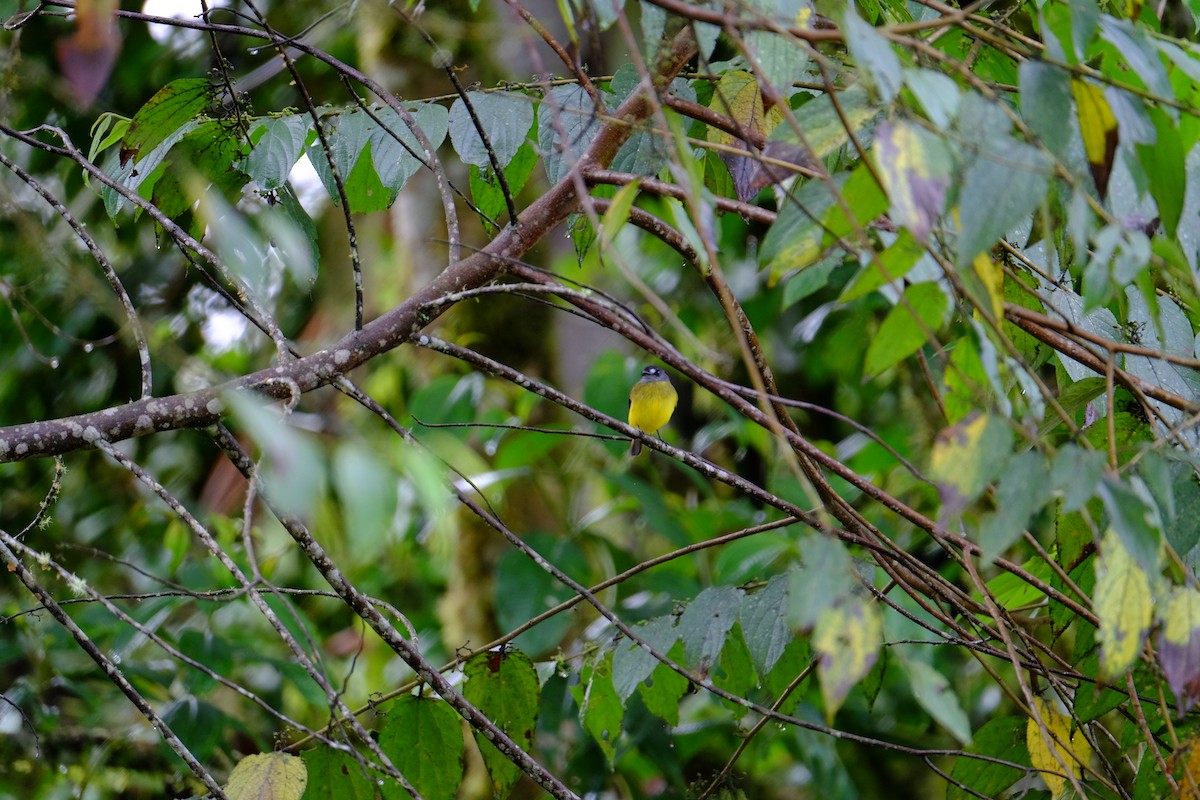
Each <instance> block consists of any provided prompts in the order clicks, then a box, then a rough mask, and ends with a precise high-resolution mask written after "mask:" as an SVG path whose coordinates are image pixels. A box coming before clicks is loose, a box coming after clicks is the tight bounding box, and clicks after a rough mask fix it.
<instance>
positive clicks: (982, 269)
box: [975, 253, 1004, 320]
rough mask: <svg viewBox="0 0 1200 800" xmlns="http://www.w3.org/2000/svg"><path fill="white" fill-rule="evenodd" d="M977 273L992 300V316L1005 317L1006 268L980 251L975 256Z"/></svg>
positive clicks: (997, 318)
mask: <svg viewBox="0 0 1200 800" xmlns="http://www.w3.org/2000/svg"><path fill="white" fill-rule="evenodd" d="M975 274H976V275H978V276H979V280H981V281H983V285H984V286H985V287H986V288H987V293H988V300H990V301H991V306H992V307H991V312H992V318H993V319H995V320H1002V319H1004V270H1003V269H1001V268H1000V265H999V264H997V263H996V262H995V260H993V259H992V257H991V256H989V255H987V254H985V253H980V254H979V255H977V256H975Z"/></svg>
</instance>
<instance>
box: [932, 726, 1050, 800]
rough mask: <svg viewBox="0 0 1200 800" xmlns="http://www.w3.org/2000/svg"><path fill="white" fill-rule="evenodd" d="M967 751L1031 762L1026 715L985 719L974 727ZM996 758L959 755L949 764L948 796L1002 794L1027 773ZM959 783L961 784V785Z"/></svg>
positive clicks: (1013, 761)
mask: <svg viewBox="0 0 1200 800" xmlns="http://www.w3.org/2000/svg"><path fill="white" fill-rule="evenodd" d="M967 752H968V753H974V754H977V755H981V756H987V757H988V759H997V760H998V761H1004V762H1008V764H1018V765H1023V766H1030V764H1029V750H1028V749H1027V748H1026V747H1025V718H1024V717H1015V716H1014V717H998V718H996V719H990V720H988V721H987V722H985V723H984V724H983V725H982V726H981V727H980V728H979V730H977V731H975V737H974V741H973V742H972V744H971V746H970V747H968V748H967ZM1008 764H1000V763H997V762H996V761H991V760H982V759H978V758H970V757H968V756H958V757H957V758H955V759H954V766H952V767H951V768H950V777H951V779H952V783H951V785H950V786H949V787H947V789H946V800H967V798H973V797H975V796H976V795H975V794H971V793H970V792H968V791H967V789H969V790H972V791H973V792H976V793H977V794H978V795H983V796H984V797H1000V796H1002V795H1003V794H1004V791H1005V790H1006V789H1007V788H1008V787H1010V786H1012V785H1013V784H1014V783H1016V782H1017V781H1018V780H1020V779H1021V778H1022V777H1024V775H1025V772H1024V770H1021V769H1019V768H1018V767H1010V766H1008ZM958 784H961V785H962V787H965V788H961V787H960V786H959V785H958Z"/></svg>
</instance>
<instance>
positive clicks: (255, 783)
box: [225, 753, 308, 800]
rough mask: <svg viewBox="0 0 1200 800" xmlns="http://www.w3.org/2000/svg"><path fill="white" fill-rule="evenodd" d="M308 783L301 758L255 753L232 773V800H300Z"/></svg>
mask: <svg viewBox="0 0 1200 800" xmlns="http://www.w3.org/2000/svg"><path fill="white" fill-rule="evenodd" d="M307 784H308V769H307V768H306V767H305V766H304V761H302V760H301V759H300V758H299V757H298V756H293V755H288V754H287V753H255V754H254V755H252V756H246V757H245V758H243V759H242V760H241V761H239V762H238V763H237V766H236V767H234V768H233V771H232V772H230V773H229V783H228V784H226V785H225V794H226V795H227V796H228V797H229V800H300V797H301V796H302V795H303V794H304V787H305V786H306V785H307Z"/></svg>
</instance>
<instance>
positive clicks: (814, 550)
mask: <svg viewBox="0 0 1200 800" xmlns="http://www.w3.org/2000/svg"><path fill="white" fill-rule="evenodd" d="M800 552H801V556H802V564H801V566H799V567H797V568H795V569H793V570H792V571H791V576H790V579H789V587H788V604H789V605H788V622H789V623H790V624H791V626H792V627H793V628H794V629H796V630H812V628H813V627H814V626H815V625H816V624H817V622H818V621H819V620H820V619H821V615H822V614H823V613H824V612H825V611H826V610H827V609H829V608H832V607H833V605H834V603H836V602H837V601H838V600H840V599H841V598H842V597H843V596H845V595H846V594H848V593H849V591H850V589H851V587H852V586H853V585H854V584H853V583H852V581H853V576H852V574H851V570H852V569H853V566H852V564H853V562H851V560H850V554H849V553H847V552H846V546H845V545H843V544H842V543H841V542H840V541H838V540H837V539H835V538H833V537H832V536H823V535H821V534H812V535H809V536H806V537H805V538H804V539H803V540H801V543H800Z"/></svg>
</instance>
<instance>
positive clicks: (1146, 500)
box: [1099, 474, 1162, 574]
mask: <svg viewBox="0 0 1200 800" xmlns="http://www.w3.org/2000/svg"><path fill="white" fill-rule="evenodd" d="M1099 495H1100V499H1101V500H1103V501H1104V510H1105V511H1106V512H1107V514H1108V525H1109V527H1110V528H1111V529H1112V530H1113V531H1114V532H1115V533H1116V535H1117V537H1118V538H1119V539H1120V540H1121V543H1122V545H1123V548H1122V549H1123V551H1125V552H1128V553H1129V555H1131V556H1132V557H1133V559H1134V560H1135V561H1136V562H1137V563H1138V564H1139V565H1140V566H1141V568H1142V569H1143V570H1144V571H1145V572H1147V573H1149V574H1155V573H1157V572H1158V565H1159V559H1160V555H1161V552H1162V517H1161V516H1160V514H1159V511H1158V504H1157V503H1156V502H1155V500H1154V496H1153V495H1151V494H1150V490H1149V489H1148V488H1146V484H1145V482H1144V481H1143V480H1142V479H1141V478H1140V477H1138V476H1137V475H1132V476H1130V477H1129V478H1128V479H1127V480H1124V481H1123V480H1120V479H1119V478H1116V477H1114V476H1112V475H1111V474H1109V475H1105V476H1104V479H1103V480H1102V481H1101V482H1100V486H1099Z"/></svg>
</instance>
